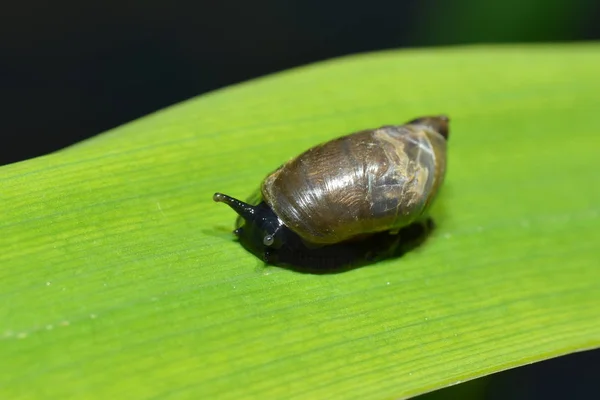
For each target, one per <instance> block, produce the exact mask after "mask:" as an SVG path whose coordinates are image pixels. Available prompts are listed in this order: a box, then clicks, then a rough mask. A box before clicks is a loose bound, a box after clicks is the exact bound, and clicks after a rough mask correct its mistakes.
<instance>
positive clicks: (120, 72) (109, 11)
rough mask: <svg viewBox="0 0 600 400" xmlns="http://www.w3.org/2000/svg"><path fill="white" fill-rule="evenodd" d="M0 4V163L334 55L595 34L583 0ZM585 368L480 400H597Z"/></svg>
mask: <svg viewBox="0 0 600 400" xmlns="http://www.w3.org/2000/svg"><path fill="white" fill-rule="evenodd" d="M0 10H1V11H0V106H1V107H2V108H1V110H2V113H1V115H2V121H1V122H2V124H1V125H0V126H1V129H2V136H1V137H0V140H1V141H0V165H2V164H7V163H11V162H16V161H19V160H24V159H27V158H31V157H35V156H38V155H42V154H46V153H48V152H51V151H54V150H58V149H60V148H62V147H65V146H67V145H69V144H72V143H75V142H77V141H80V140H82V139H85V138H88V137H91V136H93V135H96V134H98V133H101V132H103V131H106V130H108V129H111V128H113V127H116V126H118V125H121V124H123V123H125V122H128V121H131V120H133V119H136V118H138V117H141V116H143V115H145V114H148V113H151V112H153V111H155V110H158V109H161V108H164V107H166V106H168V105H171V104H174V103H177V102H180V101H182V100H185V99H187V98H190V97H193V96H196V95H199V94H202V93H205V92H207V91H211V90H214V89H217V88H220V87H223V86H227V85H230V84H233V83H237V82H240V81H244V80H247V79H251V78H254V77H257V76H261V75H265V74H268V73H271V72H276V71H280V70H283V69H287V68H290V67H294V66H298V65H303V64H306V63H310V62H314V61H319V60H323V59H327V58H331V57H336V56H341V55H345V54H351V53H356V52H363V51H372V50H380V49H388V48H402V47H404V48H406V47H422V46H439V45H454V44H470V43H495V42H503V43H516V42H555V41H573V40H590V39H599V38H600V1H597V0H504V1H483V0H446V1H444V0H421V1H418V0H396V1H382V0H370V1H362V2H358V1H352V0H347V1H325V0H287V1H286V0H263V1H249V0H238V1H221V0H210V1H208V0H199V1H196V2H181V1H171V2H167V1H155V0H145V1H141V0H140V1H134V0H123V1H97V2H86V1H78V2H75V1H68V2H60V1H56V0H55V1H42V0H30V1H20V2H16V1H13V2H3V4H2V6H1V8H0ZM599 75H600V71H599ZM598 378H600V353H599V352H598V351H596V352H588V353H583V354H576V355H571V356H568V357H564V358H560V359H556V360H552V361H548V362H544V363H539V364H536V365H534V366H528V367H524V368H519V369H517V370H514V371H509V372H506V373H503V374H498V375H495V376H494V378H492V379H491V380H487V381H486V385H485V387H486V388H487V389H486V390H485V392H486V393H487V394H486V396H485V397H487V398H489V399H496V398H515V399H549V398H557V399H565V398H569V399H581V398H584V397H596V398H597V397H598V396H599V394H600V383H599V382H598ZM507 390H509V392H507ZM511 390H512V391H511ZM499 394H503V395H501V396H500V395H499ZM594 394H595V395H594Z"/></svg>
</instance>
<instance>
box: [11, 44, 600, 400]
mask: <svg viewBox="0 0 600 400" xmlns="http://www.w3.org/2000/svg"><path fill="white" fill-rule="evenodd" d="M598 71H600V45H599V44H579V45H573V44H571V45H545V46H491V47H458V48H447V49H427V50H411V51H389V52H382V53H376V54H366V55H359V56H355V57H348V58H342V59H338V60H333V61H329V62H325V63H320V64H317V65H313V66H308V67H305V68H300V69H296V70H292V71H288V72H285V73H281V74H278V75H275V76H271V77H267V78H263V79H258V80H255V81H252V82H248V83H245V84H242V85H238V86H234V87H231V88H227V89H224V90H221V91H218V92H215V93H211V94H208V95H205V96H201V97H199V98H197V99H193V100H191V101H188V102H185V103H182V104H180V105H177V106H175V107H172V108H170V109H167V110H164V111H161V112H159V113H156V114H154V115H150V116H147V117H145V118H143V119H141V120H138V121H135V122H133V123H130V124H127V125H125V126H122V127H120V128H118V129H115V130H113V131H111V132H107V133H104V134H102V135H100V136H98V137H96V138H93V139H92V140H88V141H85V142H83V143H80V144H78V145H76V146H73V147H71V148H68V149H65V150H63V151H60V152H57V153H55V154H51V155H48V156H45V157H40V158H37V159H33V160H29V161H26V162H22V163H17V164H13V165H8V166H4V167H2V168H0V193H1V194H0V210H2V214H1V217H0V226H1V230H0V232H1V233H2V235H1V239H0V248H1V249H2V253H1V254H0V268H1V269H0V297H1V299H2V307H1V309H0V324H1V325H0V335H1V336H0V338H1V341H0V359H1V360H2V362H1V363H0V398H4V399H21V398H23V399H25V398H60V399H66V398H78V399H79V398H98V399H106V398H112V397H120V398H123V397H126V398H128V399H130V400H133V399H147V398H169V399H177V398H182V399H189V398H220V399H228V398H231V399H239V398H244V399H247V398H261V399H262V398H311V399H314V398H344V399H348V398H403V397H408V396H412V395H416V394H419V393H423V392H427V391H431V390H434V389H436V388H440V387H444V386H447V385H450V384H454V383H457V382H461V381H465V380H469V379H473V378H475V377H478V376H483V375H486V374H490V373H493V372H496V371H500V370H503V369H506V368H511V367H515V366H518V365H523V364H526V363H530V362H534V361H537V360H542V359H545V358H549V357H554V356H558V355H561V354H566V353H569V352H574V351H580V350H584V349H590V348H595V347H598V346H599V345H600V318H598V316H599V315H600V268H599V267H600V265H599V264H600V262H599V261H600V247H599V243H600V206H599V204H600V180H599V179H600V175H599V174H600V172H599V171H600V157H599V156H598V149H599V148H600V135H599V132H600V118H598V106H599V104H600V103H599V97H598V93H600V75H599V74H598ZM199 73H201V71H200V72H199ZM442 112H443V113H447V114H449V115H450V117H451V119H452V121H451V137H450V141H449V154H448V157H449V170H448V175H447V181H446V184H445V186H444V189H443V191H442V193H441V196H440V198H439V199H438V202H437V203H436V205H435V207H434V209H433V210H432V217H433V218H434V220H435V222H436V225H437V229H436V230H435V231H434V233H433V234H432V235H431V236H430V237H429V238H428V240H427V241H426V242H425V243H424V244H423V245H422V246H420V247H418V248H417V249H415V250H413V251H412V252H409V253H408V254H406V255H405V256H403V257H401V258H398V259H394V260H388V261H385V262H381V263H377V264H375V265H371V266H368V267H364V268H359V269H354V270H352V271H348V272H344V273H340V274H329V275H313V274H301V273H297V272H293V271H290V270H286V269H282V268H277V267H266V268H265V267H264V266H263V265H262V264H261V263H260V262H259V261H258V259H257V258H255V257H254V256H252V255H250V254H249V253H247V252H246V251H245V250H244V249H243V248H241V247H240V246H239V244H238V243H236V242H235V241H234V240H233V238H232V234H231V229H232V227H233V224H234V220H235V215H234V213H233V212H232V211H231V210H230V209H229V208H228V207H226V206H224V205H222V204H216V203H213V202H212V199H211V197H212V194H213V193H214V192H215V191H222V192H224V193H228V194H231V195H233V196H236V197H242V198H244V197H245V196H248V195H249V194H250V193H252V192H253V191H254V190H256V188H257V187H258V185H259V183H260V181H261V180H262V179H263V177H264V176H265V175H266V174H267V173H269V172H270V171H271V170H273V169H274V168H275V167H277V166H278V165H279V164H280V163H281V162H283V161H285V160H287V159H288V158H290V157H293V156H294V155H296V154H298V153H299V152H300V151H302V150H305V149H306V148H308V147H310V146H312V145H315V144H317V143H319V142H321V141H324V140H327V139H330V138H333V137H336V136H338V135H341V134H345V133H348V132H351V131H355V130H359V129H362V128H372V127H377V126H380V125H384V124H394V123H403V122H405V121H406V120H408V119H411V118H414V117H417V116H420V115H423V114H432V113H442ZM32 117H35V116H32Z"/></svg>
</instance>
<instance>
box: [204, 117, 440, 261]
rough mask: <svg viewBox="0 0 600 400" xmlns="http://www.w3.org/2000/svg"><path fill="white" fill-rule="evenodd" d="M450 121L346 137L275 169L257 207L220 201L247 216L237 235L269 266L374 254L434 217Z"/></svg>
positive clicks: (424, 119) (430, 121) (223, 197)
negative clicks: (430, 214)
mask: <svg viewBox="0 0 600 400" xmlns="http://www.w3.org/2000/svg"><path fill="white" fill-rule="evenodd" d="M448 122H449V119H448V118H447V117H446V116H444V115H440V116H432V117H422V118H417V119H415V120H412V121H410V122H408V123H406V124H404V125H394V126H383V127H381V128H378V129H371V130H364V131H360V132H356V133H352V134H350V135H346V136H342V137H340V138H337V139H334V140H331V141H329V142H326V143H323V144H320V145H317V146H315V147H312V148H311V149H309V150H307V151H305V152H304V153H302V154H300V155H299V156H297V157H296V158H293V159H291V160H290V161H288V162H287V163H285V164H283V165H282V166H281V167H279V168H278V169H277V170H276V171H274V172H273V173H271V174H269V175H268V176H267V177H266V178H265V180H264V181H263V183H262V185H261V190H260V198H261V200H262V201H260V202H259V203H258V204H257V205H251V204H247V203H244V202H242V201H239V200H236V199H234V198H232V197H229V196H227V195H224V194H221V193H215V195H214V196H213V199H214V200H215V201H217V202H223V203H226V204H228V205H229V206H230V207H231V208H232V209H234V210H235V211H236V212H237V213H238V214H239V216H240V218H239V220H238V227H237V229H236V230H235V231H234V232H235V233H236V235H238V237H240V239H241V240H243V242H244V243H243V244H244V245H245V247H247V248H249V249H250V250H251V251H252V252H254V253H255V254H261V255H262V257H263V258H264V260H265V261H267V262H268V263H272V264H278V263H282V264H294V263H302V261H303V260H304V261H306V262H307V263H309V264H310V263H313V264H314V263H317V264H318V263H321V262H322V263H327V262H328V261H332V262H333V263H335V261H334V260H340V259H341V260H342V261H341V262H342V263H350V262H354V261H356V258H364V257H366V258H370V257H373V256H374V255H375V254H377V253H382V252H386V251H388V250H389V248H390V247H396V246H397V245H398V244H399V241H401V240H403V239H401V237H402V236H403V234H404V233H406V232H407V231H408V230H409V229H408V228H409V227H410V226H412V225H414V224H422V223H423V222H424V221H427V211H428V210H429V208H430V206H431V204H432V202H433V200H434V199H435V198H436V195H437V193H438V191H439V188H440V186H441V185H442V183H443V181H444V175H445V170H446V142H447V139H448ZM398 234H399V235H398ZM400 244H401V243H400Z"/></svg>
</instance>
